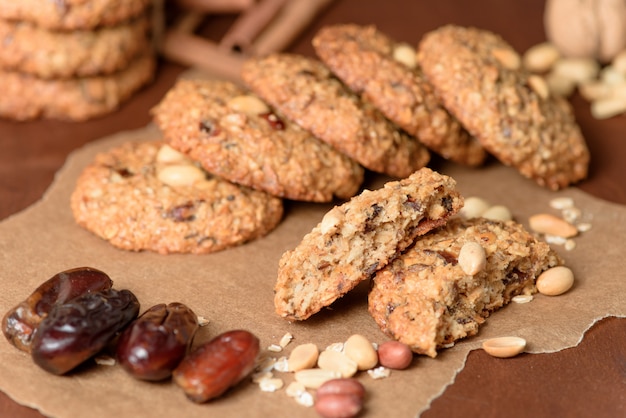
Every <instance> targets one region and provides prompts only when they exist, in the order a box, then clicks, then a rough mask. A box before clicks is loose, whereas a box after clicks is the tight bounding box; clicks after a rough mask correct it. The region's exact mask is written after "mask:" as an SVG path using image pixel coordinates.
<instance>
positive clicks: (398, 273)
mask: <svg viewBox="0 0 626 418" xmlns="http://www.w3.org/2000/svg"><path fill="white" fill-rule="evenodd" d="M466 244H467V245H469V246H471V245H478V246H479V247H480V248H482V249H483V251H484V254H485V260H486V261H485V265H484V267H483V268H482V269H477V270H478V271H476V272H474V271H468V272H466V271H465V270H464V267H463V265H462V263H461V262H460V261H459V254H460V253H461V249H462V248H463V247H464V246H465V245H466ZM477 264H479V263H477ZM560 264H562V260H561V259H560V257H559V256H558V255H557V254H556V253H555V252H553V251H552V250H551V249H550V246H549V245H548V244H546V243H545V242H542V241H538V240H537V239H536V238H535V237H534V236H533V234H531V233H529V232H527V231H526V230H525V229H524V227H523V226H522V225H520V224H518V223H515V222H514V221H509V222H506V223H504V222H499V221H491V220H487V219H485V218H476V219H472V220H463V219H461V218H459V217H457V218H454V219H451V220H450V221H449V222H448V223H447V224H446V225H445V226H442V227H441V228H438V229H436V230H433V231H431V232H430V233H428V234H426V235H424V236H422V237H420V238H418V239H416V240H415V244H414V245H413V246H411V247H409V248H408V249H407V250H406V251H405V252H404V253H403V254H402V255H400V256H398V257H396V258H395V259H394V260H393V261H392V262H391V263H389V264H388V265H387V266H386V267H384V268H382V269H380V270H379V271H378V272H376V275H375V276H374V278H373V279H372V285H371V289H370V293H369V301H368V306H369V312H370V314H371V315H372V317H373V318H374V320H375V321H376V323H377V324H378V325H379V326H380V328H381V330H382V331H383V332H384V333H385V334H387V335H389V336H390V337H392V338H393V339H396V340H398V341H401V342H403V343H405V344H407V345H408V346H409V347H411V349H412V350H413V351H414V352H416V353H419V354H426V355H428V356H430V357H435V356H436V355H437V349H439V348H441V347H443V346H445V345H447V344H451V343H454V342H455V341H457V340H459V339H461V338H465V337H468V336H471V335H475V334H476V333H477V332H478V328H479V326H480V325H481V324H482V323H483V322H484V321H485V319H486V318H487V317H488V316H489V315H490V313H491V312H493V311H495V310H497V309H499V308H501V307H502V306H504V305H506V304H507V303H509V302H510V300H511V298H512V297H513V296H516V295H520V294H532V293H535V292H536V288H535V279H536V278H537V277H538V276H539V275H540V274H541V273H542V272H543V271H545V270H547V269H548V268H550V267H554V266H557V265H560ZM469 266H472V264H471V263H468V267H469ZM465 268H466V269H467V267H465Z"/></svg>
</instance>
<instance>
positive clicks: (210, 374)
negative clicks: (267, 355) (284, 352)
mask: <svg viewBox="0 0 626 418" xmlns="http://www.w3.org/2000/svg"><path fill="white" fill-rule="evenodd" d="M258 354H259V339H258V338H257V337H256V336H255V335H253V334H251V333H250V332H248V331H244V330H234V331H228V332H225V333H223V334H220V335H218V336H217V337H215V338H213V339H212V340H211V341H209V342H206V343H204V344H202V345H201V346H199V347H198V348H197V349H195V350H194V351H192V352H191V353H190V354H189V355H188V356H187V357H185V358H184V359H183V361H182V362H181V363H180V364H179V365H178V367H177V368H176V369H175V370H174V373H173V374H172V376H173V379H174V382H175V383H176V384H177V385H178V386H180V387H181V388H182V389H183V390H184V391H185V394H186V395H187V397H188V398H189V399H191V400H192V401H194V402H198V403H201V402H206V401H208V400H210V399H213V398H217V397H218V396H220V395H222V394H223V393H224V392H226V391H227V390H228V389H229V388H231V387H233V386H235V385H236V384H237V383H239V382H241V380H243V379H244V378H245V377H246V376H247V375H248V374H250V372H252V370H253V369H254V364H255V360H256V357H257V355H258Z"/></svg>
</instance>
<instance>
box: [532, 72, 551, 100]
mask: <svg viewBox="0 0 626 418" xmlns="http://www.w3.org/2000/svg"><path fill="white" fill-rule="evenodd" d="M528 85H529V86H530V88H531V89H532V90H533V91H534V92H535V93H537V95H538V96H539V97H541V98H542V99H544V100H545V99H547V98H548V97H550V88H549V87H548V83H547V82H546V80H545V79H544V78H543V77H541V76H540V75H531V76H529V77H528Z"/></svg>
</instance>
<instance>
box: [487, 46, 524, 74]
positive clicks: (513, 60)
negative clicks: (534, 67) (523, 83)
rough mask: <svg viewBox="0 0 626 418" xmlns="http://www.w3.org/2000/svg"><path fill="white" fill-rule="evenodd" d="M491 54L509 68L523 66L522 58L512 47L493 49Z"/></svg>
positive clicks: (515, 68)
mask: <svg viewBox="0 0 626 418" xmlns="http://www.w3.org/2000/svg"><path fill="white" fill-rule="evenodd" d="M491 55H493V57H494V58H495V59H496V60H497V61H498V62H499V63H500V64H501V65H502V66H503V67H504V68H506V69H508V70H517V69H519V68H520V67H521V64H522V59H521V58H520V56H519V55H518V54H517V52H515V51H514V50H512V49H509V48H495V49H492V50H491Z"/></svg>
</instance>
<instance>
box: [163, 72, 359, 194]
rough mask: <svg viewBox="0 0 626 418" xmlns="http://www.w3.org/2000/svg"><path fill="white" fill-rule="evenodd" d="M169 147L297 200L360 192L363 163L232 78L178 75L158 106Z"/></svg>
mask: <svg viewBox="0 0 626 418" xmlns="http://www.w3.org/2000/svg"><path fill="white" fill-rule="evenodd" d="M152 113H153V116H154V120H155V122H156V124H157V126H159V128H160V129H161V131H162V132H163V135H164V137H165V139H166V140H167V142H168V143H169V145H170V146H172V147H173V148H175V149H176V150H178V151H180V152H182V153H184V154H186V155H188V156H189V157H190V158H191V159H193V160H195V161H198V162H200V164H202V166H203V168H204V169H206V170H207V171H208V172H210V173H213V174H215V175H218V176H220V177H222V178H225V179H227V180H230V181H232V182H235V183H238V184H241V185H244V186H248V187H252V188H255V189H258V190H263V191H265V192H267V193H270V194H272V195H274V196H278V197H283V198H287V199H291V200H302V201H313V202H329V201H331V200H333V198H335V197H336V198H339V199H348V198H350V197H352V196H354V195H355V194H356V193H357V192H358V190H359V187H360V185H361V182H362V181H363V171H364V170H363V168H362V167H361V166H360V165H359V164H358V163H357V162H355V161H354V160H352V159H351V158H349V157H347V156H346V155H344V154H342V153H340V152H338V151H336V150H335V149H334V148H332V147H331V146H330V145H328V144H327V143H325V142H323V141H321V140H319V139H317V138H316V137H314V136H313V135H311V134H310V133H309V132H308V131H306V130H304V129H302V128H300V127H299V126H298V125H296V124H294V123H292V122H290V121H289V120H288V119H286V118H284V117H283V116H282V115H281V114H280V113H278V112H277V111H275V110H274V109H271V108H270V107H269V106H268V105H267V104H266V103H265V102H264V101H262V100H261V99H260V98H259V97H257V96H256V95H255V94H254V93H252V92H250V91H248V90H246V89H244V88H242V87H239V86H237V85H235V84H233V83H231V82H228V81H220V80H200V79H198V80H188V79H181V80H179V81H178V82H177V83H176V84H175V85H174V86H173V87H172V88H171V89H170V90H169V91H168V93H167V94H166V95H165V97H164V98H163V100H162V101H161V102H160V103H159V104H158V105H157V106H156V107H155V108H154V109H153V111H152Z"/></svg>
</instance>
